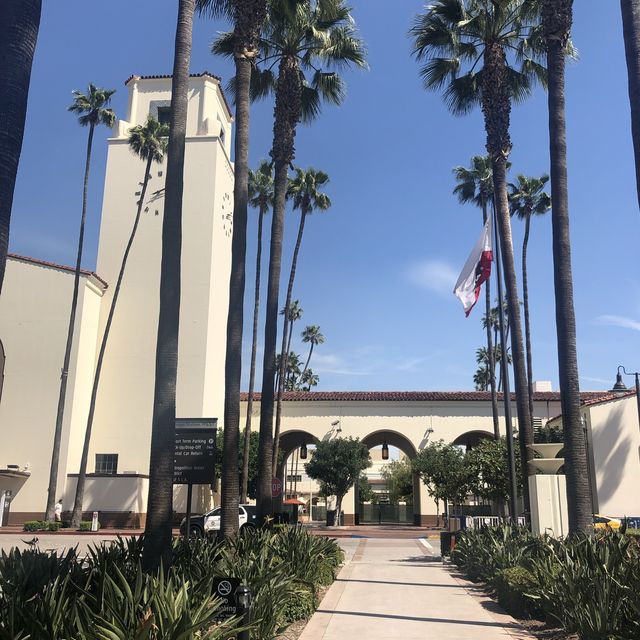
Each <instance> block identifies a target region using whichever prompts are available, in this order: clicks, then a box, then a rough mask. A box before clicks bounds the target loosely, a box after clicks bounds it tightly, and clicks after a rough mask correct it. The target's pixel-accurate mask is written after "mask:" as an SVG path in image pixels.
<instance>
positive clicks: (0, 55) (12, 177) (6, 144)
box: [0, 0, 42, 292]
mask: <svg viewBox="0 0 640 640" xmlns="http://www.w3.org/2000/svg"><path fill="white" fill-rule="evenodd" d="M41 5H42V0H2V2H1V3H0V292H1V291H2V283H3V281H4V271H5V266H6V263H7V252H8V250H9V225H10V221H11V206H12V204H13V192H14V189H15V185H16V174H17V173H18V163H19V161H20V152H21V151H22V137H23V135H24V121H25V118H26V113H27V99H28V97H29V82H30V80H31V66H32V64H33V55H34V53H35V50H36V41H37V39H38V29H39V28H40V13H41Z"/></svg>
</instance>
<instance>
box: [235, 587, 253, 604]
mask: <svg viewBox="0 0 640 640" xmlns="http://www.w3.org/2000/svg"><path fill="white" fill-rule="evenodd" d="M235 595H236V602H237V603H238V604H239V605H240V607H242V608H243V609H245V610H246V609H248V608H249V605H250V604H251V590H250V589H249V587H247V585H245V584H241V585H240V586H239V587H238V588H237V589H236V593H235Z"/></svg>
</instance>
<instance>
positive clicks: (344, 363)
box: [311, 352, 373, 376]
mask: <svg viewBox="0 0 640 640" xmlns="http://www.w3.org/2000/svg"><path fill="white" fill-rule="evenodd" d="M359 364H360V363H358V362H350V361H348V360H345V359H344V358H342V357H340V356H336V355H333V354H327V353H317V354H316V353H315V352H314V354H313V357H312V359H311V368H312V369H313V372H314V373H334V374H338V375H345V376H362V375H365V376H366V375H370V374H371V373H373V371H372V367H371V366H370V365H367V366H358V365H359Z"/></svg>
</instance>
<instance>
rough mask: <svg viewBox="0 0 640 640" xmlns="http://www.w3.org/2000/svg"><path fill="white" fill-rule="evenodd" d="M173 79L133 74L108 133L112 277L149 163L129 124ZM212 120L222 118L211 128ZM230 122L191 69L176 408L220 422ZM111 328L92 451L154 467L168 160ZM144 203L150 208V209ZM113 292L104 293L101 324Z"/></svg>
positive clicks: (213, 88)
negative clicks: (126, 106)
mask: <svg viewBox="0 0 640 640" xmlns="http://www.w3.org/2000/svg"><path fill="white" fill-rule="evenodd" d="M170 88H171V80H170V79H162V80H144V79H143V80H138V81H132V82H130V83H129V91H130V113H129V114H128V116H127V119H126V120H125V121H122V122H119V123H118V124H117V125H116V127H115V128H114V133H115V134H116V135H115V137H113V138H111V139H110V140H109V150H108V156H107V173H106V179H105V188H104V200H103V211H102V225H101V229H100V245H99V253H98V267H97V268H98V272H99V273H100V274H101V275H102V277H105V278H107V279H112V280H115V277H116V274H117V272H118V270H119V267H120V260H121V256H122V253H123V250H124V246H125V244H126V241H127V239H128V235H129V232H130V228H131V225H132V223H133V218H134V215H135V207H136V199H137V197H136V192H137V191H138V192H139V189H140V187H139V182H141V180H142V177H143V175H142V173H143V170H144V168H143V164H142V161H141V160H139V159H138V158H137V157H135V156H134V155H133V154H132V153H131V152H130V151H129V149H128V146H127V140H126V135H127V131H128V129H129V128H130V127H131V126H134V125H136V124H140V123H142V122H144V120H145V119H146V117H147V114H148V113H149V112H151V113H153V111H154V108H157V105H165V104H166V105H168V104H169V100H170ZM212 123H219V125H216V127H217V128H214V129H212ZM220 126H224V127H225V128H226V131H227V132H230V127H231V121H230V119H229V117H228V114H227V112H226V110H225V109H224V108H223V103H222V98H221V93H220V89H219V86H218V84H217V82H216V81H214V80H212V79H210V78H208V77H205V78H191V80H190V89H189V107H188V126H187V140H186V149H185V170H184V199H183V244H182V292H181V296H182V298H181V315H180V339H179V364H178V388H177V415H178V417H217V418H219V424H220V425H222V417H223V398H224V345H225V328H226V315H227V306H228V295H229V291H228V287H229V270H230V251H231V226H230V223H231V219H232V212H233V170H232V166H231V163H230V161H229V156H228V151H229V144H230V134H229V133H227V134H225V139H224V141H222V140H221V138H220V137H219V135H218V134H219V133H220ZM151 174H152V179H151V181H150V183H149V191H148V194H149V196H148V198H147V202H146V203H145V211H144V213H143V216H142V220H141V222H140V228H139V231H138V234H137V237H136V239H135V242H134V245H133V248H132V251H131V254H130V258H129V263H128V266H127V272H126V274H125V277H124V280H123V285H122V290H121V293H120V297H119V301H118V309H117V312H116V315H115V317H114V322H113V325H112V329H111V337H110V339H109V346H108V349H107V353H106V357H105V363H104V368H103V373H102V381H101V390H100V395H99V398H98V403H97V409H96V421H95V435H94V437H93V439H92V445H91V450H90V457H89V471H92V470H93V466H94V460H95V454H96V453H118V454H119V461H118V471H119V472H137V473H145V474H146V473H148V466H149V446H150V441H151V417H152V402H153V389H154V371H155V348H156V337H157V323H158V304H159V297H158V291H159V284H160V257H161V249H162V244H161V233H162V217H163V209H164V197H163V196H164V191H163V189H164V178H165V174H166V162H165V163H163V164H162V165H154V167H153V169H152V172H151ZM147 209H148V210H147ZM110 296H111V294H110V292H108V293H107V295H106V296H105V304H104V305H103V309H102V313H101V320H100V326H101V328H102V327H103V326H104V323H105V321H106V315H107V313H108V305H109V303H110V301H111V297H110Z"/></svg>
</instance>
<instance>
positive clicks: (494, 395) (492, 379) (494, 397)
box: [309, 201, 500, 440]
mask: <svg viewBox="0 0 640 640" xmlns="http://www.w3.org/2000/svg"><path fill="white" fill-rule="evenodd" d="M482 222H483V224H487V203H486V202H484V201H483V202H482ZM494 259H495V255H494ZM484 308H485V317H486V320H487V330H486V331H487V355H488V356H489V363H488V364H489V386H490V388H491V416H492V418H493V435H494V437H495V439H496V440H500V417H499V409H498V391H497V389H496V354H495V351H494V349H493V336H492V335H491V323H490V322H489V317H490V315H491V278H488V279H487V281H486V282H485V283H484ZM312 346H313V345H312ZM309 358H311V353H309Z"/></svg>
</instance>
